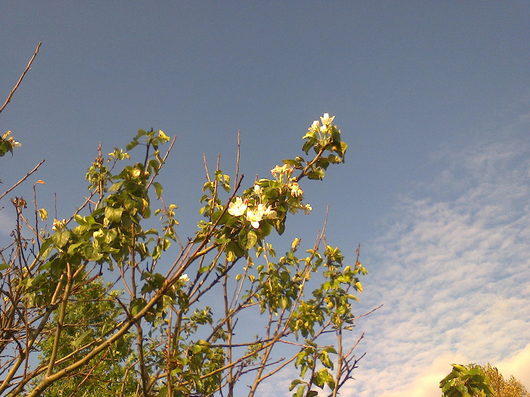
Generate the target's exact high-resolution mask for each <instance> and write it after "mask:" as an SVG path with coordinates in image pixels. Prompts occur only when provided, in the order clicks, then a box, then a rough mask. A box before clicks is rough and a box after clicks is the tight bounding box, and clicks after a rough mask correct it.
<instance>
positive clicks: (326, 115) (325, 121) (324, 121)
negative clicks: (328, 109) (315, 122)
mask: <svg viewBox="0 0 530 397" xmlns="http://www.w3.org/2000/svg"><path fill="white" fill-rule="evenodd" d="M334 119H335V116H330V115H329V113H324V114H323V115H322V117H320V120H321V121H322V124H324V125H326V126H329V125H331V123H333V120H334Z"/></svg>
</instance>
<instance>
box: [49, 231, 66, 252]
mask: <svg viewBox="0 0 530 397" xmlns="http://www.w3.org/2000/svg"><path fill="white" fill-rule="evenodd" d="M69 238H70V231H69V230H61V231H59V232H56V233H55V234H54V235H53V236H52V240H53V242H54V244H55V245H56V246H57V247H59V248H62V247H64V246H65V245H66V244H67V243H68V239H69Z"/></svg>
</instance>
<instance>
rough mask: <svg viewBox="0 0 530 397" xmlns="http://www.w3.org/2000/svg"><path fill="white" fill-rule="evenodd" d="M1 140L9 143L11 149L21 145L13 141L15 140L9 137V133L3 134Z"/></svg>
mask: <svg viewBox="0 0 530 397" xmlns="http://www.w3.org/2000/svg"><path fill="white" fill-rule="evenodd" d="M2 140H4V141H7V142H9V143H10V144H11V147H12V148H16V147H19V146H21V145H22V144H21V143H20V142H18V141H15V138H13V137H12V136H11V131H7V132H6V133H5V134H3V135H2Z"/></svg>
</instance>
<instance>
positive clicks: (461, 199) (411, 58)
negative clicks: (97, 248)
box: [0, 0, 530, 397]
mask: <svg viewBox="0 0 530 397" xmlns="http://www.w3.org/2000/svg"><path fill="white" fill-rule="evenodd" d="M529 20H530V4H529V3H528V2H526V1H510V2H494V1H466V2H460V1H434V0H433V1H400V2H397V1H371V2H358V1H290V2H279V1H271V2H243V1H222V2H214V1H195V2H192V1H189V2H184V1H172V2H170V1H158V2H134V3H133V2H126V1H113V2H107V1H91V2H85V3H81V2H70V1H47V2H39V1H27V2H15V1H6V2H3V3H2V5H0V34H1V35H2V37H3V38H4V39H3V40H2V44H1V48H2V57H0V70H2V73H1V74H0V93H1V95H2V98H3V97H5V96H6V95H7V93H8V92H9V90H10V88H11V86H12V85H13V83H14V82H15V81H16V79H17V77H18V75H19V73H20V72H21V70H22V68H23V67H24V65H25V64H26V62H27V59H28V58H29V56H30V55H31V53H32V51H33V49H34V47H35V45H36V43H37V42H38V41H42V42H43V46H42V49H41V53H40V54H39V56H38V58H37V60H36V62H35V63H34V66H33V68H32V70H31V72H30V74H29V75H28V77H27V79H26V80H25V81H24V83H23V85H22V87H21V88H20V90H19V91H18V92H17V93H16V96H15V98H14V101H13V102H12V103H11V104H10V106H9V107H8V108H7V109H6V111H4V112H3V113H2V115H1V118H0V129H1V130H2V131H4V130H12V131H13V133H14V134H15V137H16V138H17V139H18V140H19V141H21V142H22V143H23V146H22V148H20V150H18V151H17V152H16V154H15V156H13V158H12V159H9V158H8V157H9V156H8V157H5V158H3V159H2V165H1V167H0V178H1V179H2V180H3V182H4V186H8V185H9V184H10V183H12V182H14V181H15V180H16V179H17V178H18V177H20V176H21V175H22V174H23V173H24V172H25V170H27V169H28V168H30V167H32V166H33V165H34V164H35V163H36V162H37V161H38V160H40V159H42V158H45V159H46V163H45V166H44V167H43V168H42V170H41V171H40V173H39V174H38V175H37V176H35V178H34V179H37V178H40V179H44V180H46V182H47V183H46V185H43V186H41V187H40V191H41V200H42V201H43V203H52V202H53V196H54V193H57V200H58V201H57V206H58V211H59V214H58V215H59V217H66V216H67V215H68V213H69V212H70V211H71V210H72V209H73V208H75V207H76V205H77V204H78V203H79V202H80V200H81V199H82V197H83V194H84V193H85V191H86V190H85V189H86V187H85V184H84V182H83V180H82V178H81V176H82V175H84V172H85V170H86V168H87V166H88V164H89V162H90V161H91V160H92V159H93V158H94V156H95V153H96V147H97V144H98V143H99V142H102V143H103V144H104V146H105V148H107V149H108V151H110V150H111V149H112V147H113V146H119V145H124V144H125V143H126V142H127V140H128V139H129V138H130V137H131V136H132V135H133V134H134V132H135V131H136V130H137V129H138V128H150V127H154V128H160V129H163V130H164V131H166V133H168V134H170V135H175V136H177V143H176V147H175V150H174V152H173V157H172V160H171V161H170V164H169V166H168V167H167V169H166V170H165V174H164V175H163V182H164V184H165V186H166V192H167V196H168V197H169V198H172V199H173V200H174V201H175V202H177V203H178V204H179V207H180V212H179V214H180V220H181V221H182V231H183V234H186V232H187V231H188V232H189V231H191V230H192V229H193V224H194V222H195V221H196V220H197V219H198V215H196V214H197V212H196V210H197V208H198V203H197V199H198V197H199V196H200V186H201V184H202V179H201V178H202V176H203V169H202V153H206V155H207V157H208V158H209V160H210V161H211V162H212V163H214V162H215V156H216V155H217V153H221V155H222V167H223V168H224V169H225V170H226V171H230V170H233V167H234V153H235V141H236V131H237V130H240V131H241V136H242V147H241V148H242V162H241V167H242V169H243V171H244V173H245V174H246V175H247V179H248V182H249V183H250V181H251V180H252V179H253V177H254V175H256V174H260V175H265V174H267V173H268V172H269V170H270V169H271V168H272V167H273V166H274V165H275V164H276V163H277V162H278V161H279V160H280V159H282V158H286V157H289V156H292V155H294V154H296V153H297V151H298V150H299V145H300V142H301V141H300V137H301V136H302V135H303V134H304V132H305V129H306V128H307V126H308V125H309V124H311V121H312V120H314V119H315V118H317V117H318V116H319V115H321V114H322V113H324V112H330V113H332V114H335V115H336V123H337V124H338V125H339V126H340V127H341V128H342V130H343V135H344V140H346V141H347V142H348V143H349V144H350V149H349V152H348V155H347V162H346V164H345V165H343V166H341V167H337V168H336V169H332V170H330V173H329V177H328V178H327V179H326V180H325V181H324V182H323V183H314V184H313V185H311V186H308V187H307V188H306V191H307V195H306V196H307V200H308V201H309V202H310V203H311V204H312V206H313V208H315V210H314V212H313V214H312V215H310V216H307V217H298V218H295V219H293V222H292V224H291V225H292V228H293V229H292V232H293V233H297V232H298V231H300V233H299V234H301V235H302V237H303V238H304V239H305V240H307V241H309V242H312V241H313V239H314V236H315V235H316V233H317V231H318V229H319V228H320V225H321V222H322V219H323V216H324V212H325V207H326V205H329V208H330V215H329V221H328V240H329V241H330V242H332V243H333V244H336V245H339V246H341V247H343V249H344V251H345V252H346V253H347V254H348V255H349V258H351V259H352V260H353V256H354V248H355V247H356V246H357V244H361V245H362V255H363V257H362V259H363V262H364V263H365V264H366V266H367V267H368V269H369V271H370V274H369V276H368V277H367V278H366V280H365V288H366V290H365V293H364V294H363V303H362V305H361V307H359V311H362V310H368V309H369V308H370V307H373V306H376V305H378V304H380V303H384V305H385V306H384V307H383V309H381V310H379V311H378V312H377V313H376V314H374V315H372V316H370V317H368V318H366V319H364V320H363V321H362V322H360V323H359V324H358V330H359V332H361V331H362V330H364V331H366V338H365V340H364V342H363V344H362V346H361V347H360V352H363V351H366V352H367V356H366V358H365V359H364V360H363V361H362V363H361V366H360V368H359V370H358V371H357V374H356V378H357V381H356V382H354V383H352V384H351V389H350V390H351V392H350V393H351V394H347V393H346V395H360V396H366V397H368V396H388V397H390V396H392V397H398V396H414V395H417V396H429V397H430V396H431V395H432V396H437V395H438V393H437V389H436V388H437V383H438V381H439V380H440V378H441V377H443V375H444V374H445V373H447V372H448V371H449V365H448V364H449V363H450V362H453V361H460V362H470V361H477V362H485V361H491V362H494V363H496V364H498V365H499V366H500V367H501V369H503V368H505V369H506V371H511V373H513V374H514V375H516V376H517V377H519V378H520V379H522V380H524V381H525V382H526V384H527V385H528V386H530V378H529V375H528V374H530V362H529V361H530V359H529V358H528V357H530V337H529V336H528V329H530V327H529V326H530V320H529V319H530V311H529V309H528V307H530V305H528V302H529V298H530V289H529V285H530V283H529V282H530V275H529V271H528V264H529V260H528V258H529V257H530V244H529V243H528V241H530V239H529V238H528V237H529V236H528V230H530V217H529V207H528V204H527V203H528V200H527V198H528V196H529V195H528V194H529V190H530V183H529V176H530V175H529V173H530V146H529V143H528V142H529V140H528V131H529V127H530V111H529V110H528V109H529V106H528V105H529V104H530V89H529V87H530V85H529V84H528V83H529V82H530V68H529V67H528V65H529V60H530V46H529V45H528V37H529V36H530V24H529V23H528V22H529ZM23 193H24V194H28V195H29V193H25V192H24V190H23V189H22V190H21V191H20V192H19V194H23ZM3 205H4V206H5V207H6V208H4V209H2V210H1V211H0V224H2V225H5V224H8V223H9V222H10V220H12V217H13V216H12V213H11V212H12V211H11V209H10V208H8V206H6V205H5V204H3ZM4 230H5V229H4ZM0 233H1V232H0ZM0 237H1V236H0ZM4 238H5V236H4ZM374 379H376V381H374ZM415 393H416V394H415Z"/></svg>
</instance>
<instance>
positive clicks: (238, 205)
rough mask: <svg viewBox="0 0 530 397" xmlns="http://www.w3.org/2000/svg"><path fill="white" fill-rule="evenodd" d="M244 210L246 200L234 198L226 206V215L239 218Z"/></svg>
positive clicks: (245, 208)
mask: <svg viewBox="0 0 530 397" xmlns="http://www.w3.org/2000/svg"><path fill="white" fill-rule="evenodd" d="M246 210H247V203H246V200H245V201H243V199H242V198H241V197H236V199H235V200H234V201H232V202H231V203H230V204H229V205H228V213H229V214H230V215H232V216H241V215H243V214H244V213H245V211H246Z"/></svg>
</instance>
